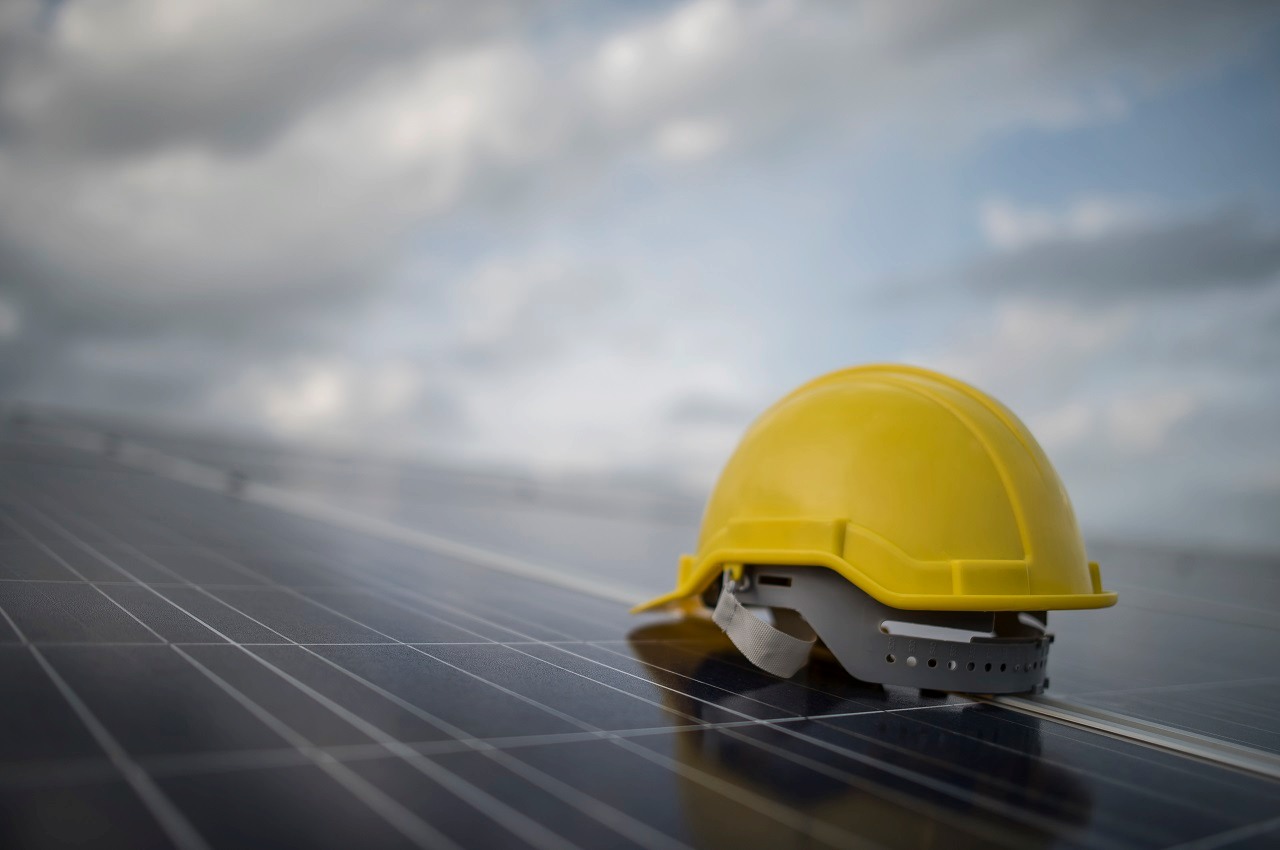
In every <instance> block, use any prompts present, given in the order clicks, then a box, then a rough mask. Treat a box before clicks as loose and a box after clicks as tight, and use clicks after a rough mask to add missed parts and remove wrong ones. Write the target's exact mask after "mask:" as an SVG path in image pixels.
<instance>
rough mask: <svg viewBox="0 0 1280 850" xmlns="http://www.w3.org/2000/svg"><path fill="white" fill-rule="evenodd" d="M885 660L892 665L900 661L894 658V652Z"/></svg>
mask: <svg viewBox="0 0 1280 850" xmlns="http://www.w3.org/2000/svg"><path fill="white" fill-rule="evenodd" d="M884 660H885V661H888V662H889V663H890V664H892V663H893V662H895V661H897V660H898V659H896V658H894V657H893V653H892V652H890V653H889V654H888V655H886V656H885V657H884Z"/></svg>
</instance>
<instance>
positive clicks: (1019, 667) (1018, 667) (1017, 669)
mask: <svg viewBox="0 0 1280 850" xmlns="http://www.w3.org/2000/svg"><path fill="white" fill-rule="evenodd" d="M1013 672H1015V673H1021V672H1022V665H1021V664H1015V665H1013Z"/></svg>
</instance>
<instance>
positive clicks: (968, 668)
mask: <svg viewBox="0 0 1280 850" xmlns="http://www.w3.org/2000/svg"><path fill="white" fill-rule="evenodd" d="M973 666H974V665H973V662H972V661H970V662H969V663H968V664H966V665H965V666H964V669H966V670H972V669H973Z"/></svg>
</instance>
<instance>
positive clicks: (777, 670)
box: [711, 573, 817, 679]
mask: <svg viewBox="0 0 1280 850" xmlns="http://www.w3.org/2000/svg"><path fill="white" fill-rule="evenodd" d="M737 589H738V587H737V585H736V583H735V582H734V581H733V579H732V578H731V577H730V576H729V574H728V573H725V577H724V585H723V586H722V588H721V590H720V601H719V602H717V603H716V610H715V612H714V613H713V614H712V615H711V619H712V620H714V621H715V624H716V625H717V626H719V627H720V628H722V629H724V633H725V634H726V635H728V636H729V640H731V641H733V645H734V646H736V647H737V648H738V649H739V650H740V651H741V652H742V654H743V655H745V656H746V657H747V660H748V661H750V662H751V663H752V664H754V665H756V666H757V667H759V668H760V669H761V670H764V671H765V672H767V673H772V674H773V675H775V676H781V677H782V678H784V679H789V678H791V677H792V676H794V675H795V674H796V671H797V670H799V669H800V668H801V667H803V666H804V665H805V664H807V663H808V662H809V650H811V649H813V644H814V642H815V641H816V640H817V638H816V636H815V635H813V633H812V632H810V633H809V637H808V638H798V637H794V636H793V635H789V634H787V633H786V632H784V631H782V630H781V629H778V628H776V627H774V626H771V625H769V624H768V623H766V622H765V621H764V620H762V619H760V618H759V617H757V616H756V615H755V614H752V613H751V612H750V611H748V610H747V609H746V608H745V607H744V606H743V604H742V603H741V602H739V601H738V597H737V596H735V595H734V592H735V591H736V590H737ZM744 589H745V588H744Z"/></svg>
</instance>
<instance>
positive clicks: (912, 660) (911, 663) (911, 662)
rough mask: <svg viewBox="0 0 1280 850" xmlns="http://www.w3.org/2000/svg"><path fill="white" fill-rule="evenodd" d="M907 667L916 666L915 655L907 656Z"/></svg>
mask: <svg viewBox="0 0 1280 850" xmlns="http://www.w3.org/2000/svg"><path fill="white" fill-rule="evenodd" d="M907 666H908V667H914V666H916V657H915V656H914V655H908V656H907Z"/></svg>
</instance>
